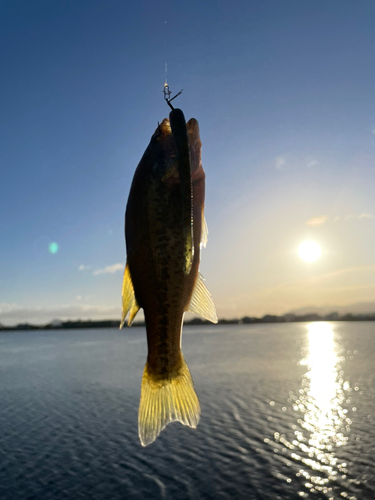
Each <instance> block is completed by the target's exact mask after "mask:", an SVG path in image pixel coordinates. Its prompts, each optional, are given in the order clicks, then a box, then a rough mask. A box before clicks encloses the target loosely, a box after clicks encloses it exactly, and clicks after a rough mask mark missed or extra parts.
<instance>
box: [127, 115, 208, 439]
mask: <svg viewBox="0 0 375 500" xmlns="http://www.w3.org/2000/svg"><path fill="white" fill-rule="evenodd" d="M201 146H202V143H201V140H200V135H199V126H198V122H197V120H195V119H194V118H192V119H190V120H189V121H188V123H187V124H186V122H185V117H184V115H183V113H182V111H181V110H179V109H173V110H172V111H171V113H170V115H169V120H168V119H167V118H165V119H164V120H163V121H162V123H161V124H160V125H159V126H158V128H157V129H156V131H155V133H154V134H153V136H152V138H151V141H150V144H149V145H148V147H147V149H146V151H145V153H144V155H143V157H142V159H141V161H140V163H139V165H138V167H137V169H136V171H135V174H134V178H133V182H132V185H131V188H130V193H129V198H128V203H127V207H126V214H125V240H126V249H127V263H126V267H125V273H124V282H123V288H122V300H123V310H122V320H121V327H122V326H123V324H124V322H125V319H126V316H127V314H128V313H129V319H128V324H129V326H130V325H131V323H132V321H133V319H134V317H135V315H136V314H137V312H138V310H139V309H140V308H143V311H144V315H145V322H146V331H147V345H148V356H147V362H146V366H145V369H144V372H143V378H142V386H141V399H140V404H139V413H138V433H139V438H140V441H141V443H142V445H143V446H147V445H148V444H150V443H152V442H153V441H154V440H155V439H156V438H157V436H158V435H159V434H160V432H161V431H162V430H163V429H164V428H165V427H166V425H167V424H169V423H170V422H174V421H179V422H181V423H182V424H184V425H188V426H190V427H193V428H195V427H196V426H197V425H198V421H199V416H200V406H199V401H198V397H197V395H196V393H195V390H194V386H193V381H192V378H191V375H190V371H189V368H188V366H187V364H186V363H185V360H184V358H183V355H182V352H181V332H182V323H183V317H184V314H185V312H186V311H191V312H194V313H197V314H199V315H200V316H202V317H204V318H206V319H208V320H210V321H212V322H213V323H217V316H216V311H215V306H214V304H213V302H212V299H211V296H210V294H209V292H208V290H207V288H206V286H205V285H204V282H203V278H202V276H201V275H200V273H199V271H198V268H199V262H200V249H201V246H205V244H206V239H207V227H206V223H205V219H204V213H203V212H204V197H205V173H204V170H203V167H202V162H201Z"/></svg>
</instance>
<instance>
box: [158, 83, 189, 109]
mask: <svg viewBox="0 0 375 500" xmlns="http://www.w3.org/2000/svg"><path fill="white" fill-rule="evenodd" d="M183 90H184V89H182V90H180V92H178V94H176V95H175V96H174V97H172V99H171V98H170V97H171V94H172V92H171V91H170V90H169V85H168V83H165V84H164V89H163V94H164V99H165V100H166V101H167V104H168V106H169V107H170V108H171V109H172V110H173V109H174V107H173V106H172V104H171V102H172V101H173V99H176V97H178V96H179V95H180V94H182V91H183Z"/></svg>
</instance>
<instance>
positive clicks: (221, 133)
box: [0, 0, 375, 324]
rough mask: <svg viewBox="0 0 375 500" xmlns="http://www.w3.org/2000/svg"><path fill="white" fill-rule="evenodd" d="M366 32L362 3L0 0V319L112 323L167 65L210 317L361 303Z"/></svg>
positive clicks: (370, 112) (369, 139)
mask: <svg viewBox="0 0 375 500" xmlns="http://www.w3.org/2000/svg"><path fill="white" fill-rule="evenodd" d="M374 20H375V3H374V2H373V1H368V0H362V1H361V2H353V1H352V0H350V1H349V0H330V1H327V0H314V1H312V0H311V1H308V0H306V1H303V2H302V1H301V0H296V1H294V0H285V1H280V0H272V1H270V0H262V1H261V2H259V1H255V0H252V1H249V0H246V1H244V0H231V1H227V0H222V1H220V0H218V1H212V0H207V1H204V2H202V1H198V0H190V1H189V2H186V1H179V0H161V1H160V2H155V1H150V0H142V1H139V2H127V1H124V0H79V1H77V0H64V1H61V2H51V1H47V0H33V1H32V2H30V1H29V0H3V1H2V2H1V3H0V39H1V43H0V65H1V68H2V78H1V79H0V93H1V101H0V137H1V142H0V172H1V176H0V193H1V195H0V322H1V323H3V324H15V323H20V322H26V321H29V322H33V323H46V322H48V321H51V320H53V319H62V320H66V319H78V318H81V319H90V318H91V319H101V318H103V319H104V318H111V319H119V318H120V313H121V284H122V274H123V269H124V264H125V261H126V250H125V243H124V212H125V207H126V201H127V197H128V193H129V189H130V184H131V181H132V177H133V174H134V170H135V168H136V166H137V164H138V162H139V160H140V158H141V156H142V154H143V152H144V150H145V148H146V147H147V145H148V142H149V140H150V138H151V135H152V134H153V132H154V130H155V127H156V125H157V122H158V121H159V122H160V121H161V120H162V119H163V118H164V117H167V116H168V111H169V108H168V107H167V105H166V103H165V101H164V100H163V94H162V90H163V84H164V78H165V52H166V53H167V63H168V83H169V86H170V88H171V90H172V92H173V93H176V92H178V91H179V90H181V89H183V93H182V95H181V96H180V97H178V101H177V100H176V101H175V103H176V105H177V102H178V106H179V107H180V108H181V109H182V110H183V111H184V113H185V116H186V119H189V118H191V117H195V118H196V119H197V120H198V121H199V125H200V131H201V139H202V144H203V146H202V162H203V167H204V169H205V172H206V209H205V214H206V219H207V224H208V229H209V237H208V245H207V248H206V249H205V250H203V252H202V256H201V257H202V260H201V272H202V274H203V275H204V277H205V278H206V285H207V287H208V289H209V290H210V292H211V295H212V297H213V300H214V302H215V304H216V307H217V312H218V316H219V318H233V317H242V316H244V315H250V316H262V315H264V314H283V313H285V312H287V311H291V310H295V309H298V308H301V307H305V306H332V307H334V306H345V305H348V304H354V303H358V302H375V252H374V250H373V249H374V247H375V231H374V229H375V196H374V193H375V101H374V88H375V87H374V85H375V65H374V60H373V57H374V53H375V30H374ZM165 39H166V41H167V43H166V46H167V50H166V51H165ZM306 240H312V241H315V242H317V243H318V244H319V245H320V246H321V249H322V255H321V257H320V258H319V259H318V260H317V261H315V262H310V263H308V262H305V261H304V260H302V259H301V258H300V257H299V256H298V247H299V245H300V244H301V243H302V242H303V241H306Z"/></svg>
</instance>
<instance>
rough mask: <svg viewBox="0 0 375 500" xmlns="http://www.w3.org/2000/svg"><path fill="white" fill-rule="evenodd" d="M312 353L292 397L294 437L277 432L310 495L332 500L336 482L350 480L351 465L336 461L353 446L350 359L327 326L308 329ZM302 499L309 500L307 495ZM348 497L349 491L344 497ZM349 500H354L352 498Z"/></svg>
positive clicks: (307, 352)
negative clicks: (347, 364)
mask: <svg viewBox="0 0 375 500" xmlns="http://www.w3.org/2000/svg"><path fill="white" fill-rule="evenodd" d="M307 329H308V332H307V340H308V343H307V348H306V350H304V358H303V359H302V360H301V361H300V363H299V364H300V366H304V367H306V369H307V372H306V373H305V374H304V375H303V378H302V386H301V388H300V390H299V392H298V394H293V393H290V398H289V400H288V401H289V402H290V403H292V405H293V410H294V411H296V412H297V413H298V414H299V418H298V419H297V424H298V425H293V426H292V428H293V431H294V438H292V439H290V440H289V439H287V436H285V435H280V434H279V433H275V441H276V442H280V443H281V444H283V445H284V446H285V447H286V448H289V450H290V457H291V458H292V459H293V460H294V461H295V462H297V463H298V462H299V463H300V464H301V466H300V469H299V471H298V473H297V476H298V477H302V478H303V479H304V480H305V482H304V485H305V487H306V490H305V491H309V492H311V493H318V492H319V493H323V494H324V495H325V496H327V498H336V497H333V496H332V497H331V495H332V494H333V493H332V486H333V482H335V481H337V480H338V479H340V482H341V480H345V478H346V477H347V472H348V471H347V464H346V463H345V462H344V461H343V460H340V458H339V457H338V456H337V449H338V448H339V447H341V446H344V445H346V444H347V442H348V439H349V438H348V433H349V431H350V426H351V424H352V421H351V419H350V418H349V416H348V410H347V409H346V408H345V402H348V401H349V400H348V399H347V398H348V394H347V393H348V392H351V390H352V389H351V388H350V384H349V382H348V381H345V380H344V378H343V377H344V372H343V369H342V365H343V362H344V361H345V357H344V356H343V355H342V352H341V346H339V345H338V344H337V342H336V340H335V334H334V331H333V330H332V325H331V324H330V323H325V322H315V323H310V324H309V325H308V326H307ZM299 495H300V496H302V497H303V496H306V495H307V494H306V493H305V492H303V491H300V492H299ZM345 495H347V493H346V492H344V496H345ZM347 498H350V499H353V500H354V499H355V498H356V497H352V496H350V495H347Z"/></svg>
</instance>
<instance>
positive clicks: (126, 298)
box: [120, 263, 139, 330]
mask: <svg viewBox="0 0 375 500" xmlns="http://www.w3.org/2000/svg"><path fill="white" fill-rule="evenodd" d="M129 311H130V314H129V319H128V326H130V325H131V324H132V323H133V320H134V318H135V316H136V314H137V312H138V311H139V305H138V304H137V300H136V298H135V294H134V288H133V282H132V278H131V276H130V271H129V266H128V263H126V266H125V271H124V281H123V282H122V314H121V324H120V330H121V328H122V327H123V326H124V323H125V319H126V316H127V314H128V312H129Z"/></svg>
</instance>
